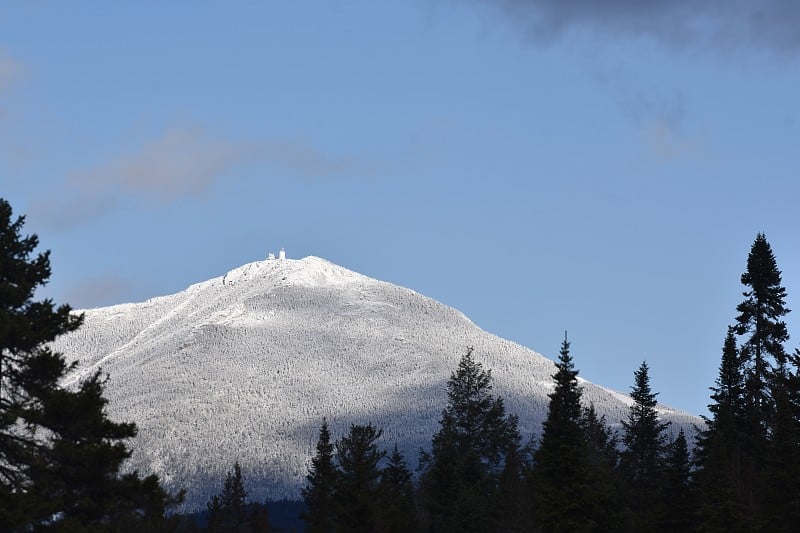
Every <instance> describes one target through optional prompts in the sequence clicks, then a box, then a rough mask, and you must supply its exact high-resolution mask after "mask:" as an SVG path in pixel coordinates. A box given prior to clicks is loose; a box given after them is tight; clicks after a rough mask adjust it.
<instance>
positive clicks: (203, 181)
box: [67, 128, 258, 202]
mask: <svg viewBox="0 0 800 533" xmlns="http://www.w3.org/2000/svg"><path fill="white" fill-rule="evenodd" d="M257 151H258V149H257V147H256V146H255V145H252V144H249V143H233V142H231V141H228V140H226V139H222V138H214V137H212V136H210V135H208V134H207V133H206V132H205V131H203V130H202V129H199V128H173V129H169V130H167V131H166V132H165V133H164V134H163V135H162V136H161V137H159V138H157V139H154V140H151V141H148V142H146V143H145V144H144V145H143V146H142V147H141V148H140V149H139V150H138V151H136V152H134V153H133V154H129V155H123V156H121V157H118V158H116V159H114V160H112V161H110V162H109V163H107V164H105V165H101V166H99V167H97V168H93V169H90V170H87V171H81V172H76V173H73V174H71V175H70V177H69V178H68V180H67V186H68V187H69V188H70V189H71V190H74V191H76V192H78V193H79V194H80V195H87V193H89V196H90V197H91V196H95V195H98V194H99V195H101V196H116V195H117V194H119V193H122V194H133V195H136V196H139V197H141V198H144V199H146V200H151V201H160V202H170V201H173V200H176V199H178V198H182V197H185V196H195V195H201V194H203V193H204V192H205V191H206V190H208V188H209V187H210V186H211V185H212V184H213V183H214V182H215V181H216V180H217V179H219V178H220V177H221V176H222V175H224V174H225V173H226V172H228V171H230V170H231V169H233V168H234V167H235V166H237V165H240V164H243V163H246V162H248V161H252V160H253V159H254V158H255V157H256V156H257Z"/></svg>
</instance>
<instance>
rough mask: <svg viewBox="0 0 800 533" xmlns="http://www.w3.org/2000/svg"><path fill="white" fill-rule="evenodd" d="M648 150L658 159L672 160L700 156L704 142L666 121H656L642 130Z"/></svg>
mask: <svg viewBox="0 0 800 533" xmlns="http://www.w3.org/2000/svg"><path fill="white" fill-rule="evenodd" d="M644 138H645V141H646V143H647V148H648V152H649V153H650V155H651V156H653V157H655V158H656V159H658V160H660V161H673V160H676V159H685V158H692V157H702V156H703V154H704V152H705V142H704V140H703V139H702V138H691V137H688V136H686V135H683V134H681V132H680V131H679V130H678V129H676V128H675V127H673V126H671V125H670V124H668V123H665V122H661V121H656V122H655V123H653V124H651V125H650V126H649V127H648V128H646V129H645V131H644Z"/></svg>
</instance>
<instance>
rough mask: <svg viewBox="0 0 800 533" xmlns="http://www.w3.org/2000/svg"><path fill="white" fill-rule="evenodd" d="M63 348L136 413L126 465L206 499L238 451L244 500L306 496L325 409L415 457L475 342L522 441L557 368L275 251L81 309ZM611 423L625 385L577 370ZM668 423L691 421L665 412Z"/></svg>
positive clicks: (121, 408) (535, 427)
mask: <svg viewBox="0 0 800 533" xmlns="http://www.w3.org/2000/svg"><path fill="white" fill-rule="evenodd" d="M85 313H86V319H85V324H84V326H83V327H81V328H80V329H79V330H78V331H76V332H74V333H72V334H69V335H67V336H64V337H62V338H60V339H58V341H57V342H56V343H55V345H54V348H55V349H57V350H59V351H62V352H63V353H64V354H65V355H66V356H67V358H68V359H69V360H77V361H79V365H78V367H77V369H76V370H75V371H74V372H73V373H72V374H71V375H70V376H69V377H68V379H67V384H70V383H75V382H76V381H77V380H79V379H81V378H82V377H84V376H87V375H89V374H91V373H92V372H93V371H94V370H95V369H96V368H98V367H99V368H102V369H103V370H104V371H105V372H107V373H108V374H109V375H110V379H109V381H108V385H107V390H106V397H107V398H108V399H109V406H108V408H109V414H110V416H111V418H112V419H116V420H121V421H134V422H136V424H137V425H138V427H139V434H138V436H137V437H136V439H135V440H134V441H133V442H132V443H131V444H132V447H133V450H134V454H133V457H132V458H131V461H130V466H131V468H134V469H138V470H139V471H141V472H143V473H151V472H152V473H156V474H158V475H159V476H160V478H161V479H162V481H163V483H164V485H165V487H167V488H170V489H173V490H174V489H178V488H181V487H186V488H188V489H189V492H188V495H187V499H186V502H185V504H184V507H185V508H186V509H199V508H203V506H204V504H205V502H206V500H207V499H208V497H209V496H210V494H212V493H215V492H217V491H218V490H219V485H220V483H221V480H222V479H223V478H224V476H225V472H226V471H227V470H228V469H230V468H231V465H232V464H233V462H234V461H239V463H240V465H241V467H242V471H243V473H244V475H245V478H246V479H245V481H246V483H247V485H248V489H249V491H250V495H251V498H252V499H254V500H263V499H265V498H271V499H280V498H290V499H297V498H299V495H300V488H301V487H302V485H303V483H304V481H305V475H306V473H307V468H308V464H309V462H310V459H311V457H312V455H313V453H314V446H315V444H316V438H317V431H318V429H319V426H320V424H321V423H322V419H323V417H327V419H328V422H329V424H330V427H331V433H332V434H333V436H334V438H338V437H339V436H342V435H344V434H345V433H346V431H347V430H348V428H349V425H350V424H361V423H367V422H372V423H374V424H376V425H377V426H379V427H382V428H383V429H384V435H383V439H382V440H383V445H384V447H385V448H387V449H388V448H391V447H392V446H394V444H395V443H397V445H398V447H399V449H400V451H401V452H403V454H404V455H405V457H406V459H407V460H408V461H409V462H410V463H411V464H413V463H415V462H416V460H417V456H418V453H419V450H420V449H421V448H423V449H427V448H428V447H429V446H430V440H431V436H432V435H433V433H434V432H435V431H436V429H437V427H438V420H439V417H440V414H441V411H442V409H443V408H444V405H445V403H446V400H447V397H446V383H447V380H448V378H449V377H450V374H451V373H452V372H453V370H454V369H455V368H456V366H457V364H458V361H459V359H460V358H461V356H462V355H463V354H464V352H465V351H466V349H467V347H468V346H471V347H474V350H475V351H474V354H475V358H476V359H477V360H478V361H480V362H481V363H482V364H483V365H484V368H486V369H490V370H491V371H492V376H493V378H494V391H493V392H494V393H495V394H496V395H499V396H502V397H503V398H504V400H505V402H506V408H507V410H508V412H510V413H514V414H517V415H518V416H519V421H520V430H521V432H522V435H523V438H529V437H530V436H532V435H535V434H538V432H539V431H540V427H541V422H542V420H543V419H544V417H545V416H546V414H547V404H548V397H547V394H548V393H549V392H551V391H552V389H553V385H552V379H551V375H552V374H553V373H554V372H555V365H554V364H553V362H552V361H551V360H549V359H546V358H545V357H543V356H541V355H539V354H537V353H535V352H533V351H531V350H529V349H528V348H525V347H523V346H520V345H518V344H515V343H513V342H510V341H507V340H504V339H501V338H499V337H497V336H495V335H492V334H490V333H487V332H485V331H483V330H481V329H480V328H478V327H477V326H476V325H475V324H473V323H472V322H471V321H470V320H469V319H468V318H467V317H466V316H464V315H463V314H462V313H460V312H459V311H457V310H455V309H453V308H450V307H448V306H446V305H443V304H441V303H439V302H437V301H435V300H432V299H431V298H427V297H425V296H422V295H420V294H417V293H416V292H414V291H412V290H410V289H406V288H403V287H399V286H396V285H393V284H391V283H386V282H382V281H378V280H375V279H372V278H369V277H366V276H363V275H361V274H358V273H356V272H352V271H350V270H347V269H346V268H343V267H340V266H338V265H335V264H333V263H330V262H329V261H326V260H324V259H320V258H318V257H306V258H304V259H300V260H292V259H268V260H265V261H257V262H255V263H250V264H247V265H244V266H241V267H239V268H236V269H234V270H231V271H230V272H228V273H227V274H225V275H224V276H221V277H218V278H214V279H211V280H208V281H204V282H201V283H197V284H195V285H192V286H190V287H189V288H187V289H186V290H184V291H181V292H178V293H176V294H172V295H169V296H162V297H158V298H152V299H150V300H147V301H145V302H142V303H132V304H122V305H115V306H111V307H104V308H98V309H89V310H86V311H85ZM581 384H582V386H583V398H584V400H585V401H586V402H593V403H594V405H595V407H596V408H597V410H598V412H599V413H600V414H605V415H606V416H607V418H608V422H609V423H612V424H616V423H618V422H619V421H620V420H622V419H625V418H626V416H627V412H628V406H629V405H630V403H631V400H630V398H629V397H628V396H626V395H624V394H621V393H617V392H614V391H611V390H608V389H605V388H603V387H600V386H597V385H593V384H591V383H589V382H586V381H582V382H581ZM661 415H662V416H663V418H664V419H666V420H672V421H674V422H675V424H673V425H674V426H676V427H675V431H676V432H677V429H678V428H679V427H687V426H689V425H690V424H691V423H697V422H698V419H697V418H696V417H693V416H691V415H688V414H686V413H682V412H679V411H675V410H672V409H668V408H661Z"/></svg>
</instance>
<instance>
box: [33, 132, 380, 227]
mask: <svg viewBox="0 0 800 533" xmlns="http://www.w3.org/2000/svg"><path fill="white" fill-rule="evenodd" d="M253 164H258V165H265V166H267V167H273V168H274V169H277V170H278V173H279V174H280V175H282V176H288V177H292V178H299V179H303V180H313V179H317V178H325V177H331V176H337V175H342V174H345V173H350V174H356V175H359V176H364V175H370V174H372V173H373V172H374V168H373V167H372V165H370V164H367V163H364V162H362V161H361V160H360V159H359V158H357V157H353V156H329V155H327V154H325V153H323V152H321V151H320V150H318V149H317V148H315V147H314V146H313V145H311V144H309V143H307V142H304V141H300V140H273V141H247V142H232V141H230V140H227V139H223V138H219V137H214V136H211V135H209V134H208V133H207V132H206V131H204V130H202V129H200V128H172V129H169V130H167V131H166V132H164V134H163V135H161V136H160V137H158V138H156V139H154V140H150V141H148V142H145V143H144V144H143V145H142V146H141V147H139V149H137V150H135V151H133V152H132V153H130V154H124V155H121V156H118V157H116V158H113V159H112V160H110V161H109V162H107V163H105V164H102V165H100V166H97V167H95V168H91V169H88V170H84V171H78V172H74V173H72V174H70V175H69V177H68V178H67V180H66V181H65V182H64V184H63V186H62V187H61V188H60V189H59V190H58V191H56V193H55V194H54V195H51V196H50V197H48V198H46V199H44V200H43V201H42V202H40V203H38V204H36V205H34V206H32V208H31V214H32V215H35V216H36V217H37V219H39V220H41V221H42V222H43V223H44V224H46V225H47V226H49V227H52V228H56V229H64V228H68V227H70V226H72V225H75V224H80V223H82V222H85V221H86V220H90V219H93V218H96V217H98V216H101V215H103V214H105V213H107V212H109V211H111V210H113V209H114V208H115V207H117V206H118V205H119V203H120V202H121V201H122V200H123V199H126V198H133V199H135V200H138V201H144V202H147V203H151V204H169V203H171V202H174V201H177V200H180V199H183V198H187V197H199V196H202V195H203V194H205V193H207V192H208V191H209V190H210V189H211V188H212V187H213V186H214V185H215V184H216V183H217V182H219V181H220V180H222V179H224V178H226V177H230V175H231V171H232V170H234V169H235V168H236V167H239V166H242V165H253Z"/></svg>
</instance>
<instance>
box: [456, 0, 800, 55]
mask: <svg viewBox="0 0 800 533" xmlns="http://www.w3.org/2000/svg"><path fill="white" fill-rule="evenodd" d="M461 1H464V0H461ZM468 1H469V2H471V3H476V2H477V3H483V4H487V5H490V6H493V7H497V8H499V9H500V10H501V11H502V12H503V13H505V14H507V15H509V18H510V19H511V20H513V21H514V23H516V24H518V25H520V27H521V29H522V30H523V31H524V32H525V33H526V34H527V35H528V36H529V37H530V38H531V39H533V40H534V41H538V42H549V41H552V40H554V39H556V38H558V37H560V36H561V35H563V34H564V33H567V32H568V31H570V30H573V29H584V30H589V31H592V32H595V33H596V34H598V35H610V34H611V35H613V34H616V35H619V34H627V35H632V36H640V35H641V36H649V37H652V38H654V39H656V40H658V41H660V42H664V43H667V44H669V45H672V46H678V47H686V46H710V47H721V48H726V49H727V48H737V47H740V46H746V45H750V46H756V47H763V48H768V49H772V50H776V51H788V52H795V51H797V50H798V49H800V2H797V1H796V0H709V1H705V2H698V1H696V0H653V1H642V0H603V1H597V0H468Z"/></svg>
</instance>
